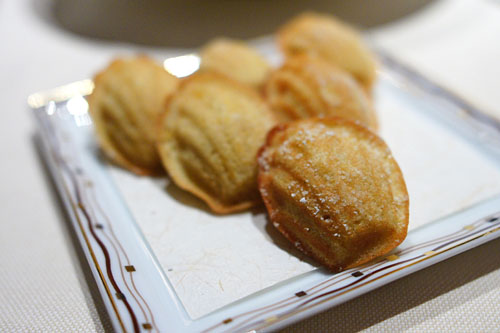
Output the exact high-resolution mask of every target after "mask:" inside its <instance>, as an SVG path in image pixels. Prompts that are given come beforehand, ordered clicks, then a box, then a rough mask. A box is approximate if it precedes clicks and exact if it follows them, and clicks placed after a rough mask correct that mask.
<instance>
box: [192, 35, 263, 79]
mask: <svg viewBox="0 0 500 333" xmlns="http://www.w3.org/2000/svg"><path fill="white" fill-rule="evenodd" d="M200 57H201V63H200V71H214V72H217V73H220V74H223V75H225V76H227V77H229V78H231V79H234V80H236V81H239V82H242V83H245V84H248V85H250V86H253V87H259V86H261V85H262V84H263V83H264V80H265V79H266V78H267V76H268V74H269V72H270V70H271V67H270V66H269V64H268V63H267V61H266V59H264V57H262V56H261V55H260V54H259V53H258V52H257V51H255V50H254V49H252V48H250V47H249V46H248V45H247V44H245V43H244V42H241V41H238V40H232V39H226V38H218V39H215V40H213V41H211V42H209V43H208V44H207V45H206V46H205V47H203V49H202V50H201V52H200Z"/></svg>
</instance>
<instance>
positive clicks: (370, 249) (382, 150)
mask: <svg viewBox="0 0 500 333" xmlns="http://www.w3.org/2000/svg"><path fill="white" fill-rule="evenodd" d="M277 41H278V43H279V47H280V49H281V51H282V52H283V54H284V59H285V60H284V62H283V64H282V66H281V67H279V68H272V66H270V65H269V64H268V62H267V61H266V59H265V58H263V57H262V56H261V55H260V54H259V53H258V52H257V51H255V50H253V49H252V48H250V47H249V46H248V45H246V44H245V43H243V42H241V41H235V40H230V39H217V40H214V41H212V42H210V43H208V44H207V45H206V46H205V47H204V48H202V50H201V53H200V56H201V64H200V68H199V70H198V71H197V72H196V73H194V74H192V75H190V76H189V77H187V78H183V79H178V78H176V77H174V76H172V75H170V74H168V73H167V72H166V71H165V70H164V69H163V68H162V66H160V65H159V64H157V63H155V62H154V61H153V60H150V59H148V58H145V57H137V58H131V59H119V60H115V61H114V62H113V63H111V65H110V66H109V67H108V68H106V69H105V70H104V71H102V72H101V73H99V74H98V75H97V76H96V77H95V80H94V81H95V89H94V92H93V93H92V95H91V96H90V99H89V105H90V112H91V115H92V118H93V120H94V124H95V129H96V131H95V132H96V134H97V137H98V141H99V143H100V145H101V148H102V150H103V151H104V152H105V154H106V156H108V157H109V159H110V160H111V161H113V162H114V163H116V164H117V165H119V166H122V167H124V168H126V169H128V170H130V171H132V172H135V173H137V174H141V175H158V174H161V173H162V172H164V171H163V170H166V172H167V173H168V175H169V177H170V178H171V179H172V180H173V182H175V184H177V185H178V186H179V187H180V188H182V189H184V190H186V191H188V192H190V193H192V194H194V195H195V196H197V197H198V198H200V199H201V200H203V201H204V202H205V203H206V204H207V205H208V207H210V209H211V210H212V211H213V212H214V213H217V214H229V213H233V212H237V211H241V210H246V209H249V208H250V207H253V206H256V205H259V204H261V203H262V202H264V204H265V206H266V208H267V211H268V214H269V219H270V221H271V223H272V224H273V225H274V226H275V227H276V228H277V229H278V230H279V231H280V232H281V233H282V234H283V235H284V236H285V237H286V238H288V239H289V240H290V241H291V242H292V243H293V244H294V245H295V246H296V247H297V248H298V249H300V250H301V251H303V252H304V253H306V254H308V255H310V256H312V257H314V258H315V259H316V260H317V261H318V262H320V263H322V264H323V265H325V266H326V267H328V268H329V269H330V270H332V271H340V270H343V269H346V268H350V267H354V266H357V265H360V264H363V263H365V262H367V261H369V260H371V259H373V258H375V257H378V256H380V255H383V254H385V253H387V252H388V251H390V250H391V249H393V248H394V247H396V246H397V245H398V244H400V243H401V242H402V241H403V239H404V238H405V237H406V232H407V227H408V216H409V214H408V193H407V190H406V185H405V182H404V179H403V176H402V173H401V171H400V169H399V167H398V165H397V163H396V161H395V160H394V158H393V157H392V155H391V152H390V150H389V148H388V147H387V145H386V144H385V143H384V141H383V140H382V139H381V138H380V137H378V135H377V134H376V131H377V124H378V122H377V116H376V112H375V109H374V106H373V97H372V89H373V86H374V82H375V79H376V63H375V60H374V57H373V55H372V54H371V52H370V51H369V50H368V49H367V48H366V47H365V45H364V44H363V42H362V40H361V38H360V36H359V35H358V33H357V32H356V31H355V30H353V29H352V28H350V27H348V26H347V25H345V24H344V23H341V22H339V21H338V20H336V19H335V18H334V17H331V16H328V15H321V14H314V13H307V14H302V15H300V16H299V17H297V18H295V19H293V20H292V21H290V22H289V23H287V24H286V25H285V26H283V27H282V28H281V29H280V30H279V31H278V32H277Z"/></svg>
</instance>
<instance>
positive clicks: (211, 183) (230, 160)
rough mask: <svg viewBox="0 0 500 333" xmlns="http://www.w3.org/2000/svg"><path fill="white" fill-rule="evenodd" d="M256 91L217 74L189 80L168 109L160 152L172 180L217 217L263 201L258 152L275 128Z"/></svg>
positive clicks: (203, 74)
mask: <svg viewBox="0 0 500 333" xmlns="http://www.w3.org/2000/svg"><path fill="white" fill-rule="evenodd" d="M275 123H276V122H275V120H274V117H273V115H272V113H271V112H270V110H269V109H268V107H267V105H266V104H265V103H264V102H263V101H262V100H261V99H260V97H259V96H258V95H257V93H255V92H254V91H253V90H252V89H251V88H249V87H247V86H245V85H242V84H239V83H238V82H235V81H233V80H231V79H229V78H226V77H223V76H221V75H218V74H215V73H198V74H195V75H193V76H192V77H189V78H188V79H187V80H185V81H184V82H183V83H182V84H181V86H180V88H179V90H178V92H177V93H176V94H174V95H173V96H172V97H171V99H170V100H169V102H168V103H167V107H166V112H165V114H164V115H163V117H162V118H161V120H160V124H159V128H158V138H159V143H158V150H159V152H160V156H161V158H162V161H163V164H164V166H165V168H166V169H167V171H168V173H169V175H170V177H171V178H172V180H173V181H174V182H175V183H176V184H177V185H178V186H179V187H180V188H182V189H184V190H186V191H189V192H191V193H192V194H194V195H195V196H197V197H199V198H201V199H202V200H203V201H205V202H206V203H207V204H208V205H209V206H210V208H211V209H212V210H213V211H214V212H216V213H221V214H223V213H230V212H234V211H238V210H243V209H246V208H248V207H250V206H252V205H254V204H255V203H257V202H259V201H260V197H259V193H258V190H257V151H258V149H259V147H260V146H261V145H262V144H263V143H264V141H265V137H266V134H267V132H268V131H269V129H270V128H272V127H273V126H274V125H275Z"/></svg>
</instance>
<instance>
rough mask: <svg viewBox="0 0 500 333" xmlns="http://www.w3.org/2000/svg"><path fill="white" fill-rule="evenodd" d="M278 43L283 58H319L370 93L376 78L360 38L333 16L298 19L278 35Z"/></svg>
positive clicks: (373, 67)
mask: <svg viewBox="0 0 500 333" xmlns="http://www.w3.org/2000/svg"><path fill="white" fill-rule="evenodd" d="M278 42H279V45H280V47H281V49H282V50H283V52H284V53H285V55H286V56H294V55H300V54H307V55H310V56H316V57H319V58H322V59H323V60H325V61H327V62H329V63H331V64H333V65H336V66H338V67H340V68H342V69H344V70H345V71H347V72H349V73H350V74H351V75H353V76H354V77H355V78H356V79H357V80H358V81H359V82H360V83H361V85H362V86H363V87H364V89H365V90H366V91H367V92H371V88H372V86H373V83H374V81H375V78H376V65H375V60H374V57H373V55H372V53H371V52H370V51H369V50H368V48H367V47H366V46H365V45H364V43H363V40H362V38H361V36H360V35H359V34H358V33H357V32H356V31H355V30H354V29H352V28H350V27H349V26H347V25H346V24H344V23H342V22H340V21H338V20H337V19H335V18H334V17H333V16H330V15H325V14H315V13H305V14H302V15H299V16H298V17H296V18H294V19H292V20H291V21H290V22H289V23H287V24H285V25H284V26H283V27H282V28H281V29H280V30H279V31H278Z"/></svg>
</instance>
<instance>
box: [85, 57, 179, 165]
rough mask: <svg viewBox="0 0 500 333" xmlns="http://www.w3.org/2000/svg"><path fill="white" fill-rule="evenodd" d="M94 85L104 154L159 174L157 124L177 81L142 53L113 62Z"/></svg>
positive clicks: (96, 118) (94, 110) (97, 126)
mask: <svg viewBox="0 0 500 333" xmlns="http://www.w3.org/2000/svg"><path fill="white" fill-rule="evenodd" d="M94 84H95V88H94V91H93V92H92V94H91V95H90V98H89V110H90V114H91V116H92V120H93V122H94V127H95V132H96V134H97V137H98V141H99V144H100V146H101V148H102V150H103V151H104V153H105V154H106V155H107V156H108V157H109V158H110V159H111V160H112V161H114V162H115V163H116V164H118V165H120V166H122V167H124V168H126V169H129V170H131V171H133V172H135V173H137V174H158V173H160V172H161V171H162V165H161V161H160V158H159V155H158V152H157V151H156V138H155V136H154V133H155V126H156V122H157V118H158V116H159V115H160V113H161V111H162V110H163V105H164V103H165V99H166V98H167V97H168V96H169V95H170V94H171V93H172V92H173V91H174V90H175V88H176V87H177V84H178V79H177V78H176V77H174V76H172V75H170V74H168V73H167V72H166V71H165V70H164V69H163V67H161V66H160V65H159V64H157V63H156V62H154V61H153V60H151V59H149V58H147V57H144V56H141V57H136V58H127V59H117V60H115V61H113V62H112V63H111V64H110V65H109V66H108V67H107V68H106V69H104V70H103V71H102V72H100V73H99V74H97V75H96V77H95V78H94Z"/></svg>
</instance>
